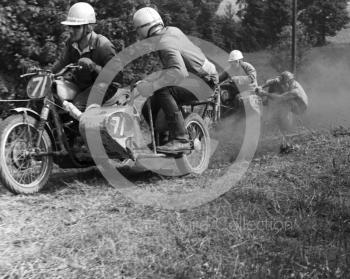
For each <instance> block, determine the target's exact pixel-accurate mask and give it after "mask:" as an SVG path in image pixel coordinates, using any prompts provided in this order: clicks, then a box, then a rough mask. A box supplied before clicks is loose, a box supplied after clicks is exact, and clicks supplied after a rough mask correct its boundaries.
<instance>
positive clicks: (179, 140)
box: [157, 111, 191, 153]
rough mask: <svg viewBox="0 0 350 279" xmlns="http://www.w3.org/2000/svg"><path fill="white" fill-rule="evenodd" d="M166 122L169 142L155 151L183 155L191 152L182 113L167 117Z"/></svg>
mask: <svg viewBox="0 0 350 279" xmlns="http://www.w3.org/2000/svg"><path fill="white" fill-rule="evenodd" d="M167 122H168V125H169V128H170V140H169V141H168V142H167V143H165V144H163V145H161V146H158V147H157V151H158V152H161V153H183V152H186V151H188V150H191V145H190V142H189V139H188V133H187V130H186V128H185V124H184V119H183V116H182V113H181V112H180V111H178V112H175V113H174V114H173V115H169V116H167Z"/></svg>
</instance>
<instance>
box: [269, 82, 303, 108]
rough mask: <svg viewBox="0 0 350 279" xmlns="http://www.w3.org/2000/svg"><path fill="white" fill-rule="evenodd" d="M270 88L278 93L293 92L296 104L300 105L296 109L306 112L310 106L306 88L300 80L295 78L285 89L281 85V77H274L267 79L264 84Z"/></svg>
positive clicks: (270, 90) (272, 91)
mask: <svg viewBox="0 0 350 279" xmlns="http://www.w3.org/2000/svg"><path fill="white" fill-rule="evenodd" d="M266 87H267V88H268V91H269V92H271V93H278V94H284V93H291V94H293V95H295V99H294V101H295V105H297V106H298V109H296V110H297V111H298V112H304V111H305V110H306V108H307V107H308V104H309V100H308V97H307V95H306V93H305V90H304V88H303V87H302V86H301V85H300V83H299V82H297V81H296V80H293V82H291V83H290V84H289V86H288V88H287V89H284V88H283V86H282V85H281V81H280V79H279V78H278V77H277V78H273V79H270V80H267V81H266V83H265V84H264V86H263V88H266Z"/></svg>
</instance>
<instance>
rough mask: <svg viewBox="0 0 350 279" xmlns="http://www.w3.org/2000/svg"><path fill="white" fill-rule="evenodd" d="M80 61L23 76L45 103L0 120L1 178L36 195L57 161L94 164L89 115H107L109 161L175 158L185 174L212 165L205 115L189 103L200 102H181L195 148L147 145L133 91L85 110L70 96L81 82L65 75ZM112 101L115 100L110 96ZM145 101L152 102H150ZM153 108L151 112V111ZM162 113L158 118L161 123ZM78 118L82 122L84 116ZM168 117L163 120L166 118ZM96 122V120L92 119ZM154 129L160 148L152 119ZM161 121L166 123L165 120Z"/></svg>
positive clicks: (100, 126) (104, 125)
mask: <svg viewBox="0 0 350 279" xmlns="http://www.w3.org/2000/svg"><path fill="white" fill-rule="evenodd" d="M77 67H78V66H76V65H68V66H66V67H65V68H64V69H62V71H61V72H59V73H57V74H53V73H52V72H50V71H48V70H42V69H35V70H33V71H32V72H31V73H28V74H25V75H22V77H30V79H29V81H28V84H27V95H28V97H29V98H30V99H32V100H35V103H41V104H42V105H41V108H40V107H39V109H36V110H34V109H32V108H30V107H18V108H15V109H13V110H11V111H10V113H9V115H8V116H7V117H6V118H5V119H4V120H3V121H2V122H1V124H0V180H1V182H2V184H3V185H4V186H5V187H6V188H7V189H8V190H10V191H11V192H13V193H17V194H19V193H21V194H32V193H36V192H38V191H40V190H41V189H42V188H43V187H44V186H45V185H46V183H47V181H48V179H49V177H50V174H51V171H52V168H53V163H55V164H57V165H58V166H59V167H60V168H85V167H88V166H92V165H94V160H93V158H92V157H91V155H90V152H89V150H88V144H87V143H86V139H85V137H84V135H85V132H86V129H90V128H91V127H93V125H86V123H87V122H86V121H84V119H85V120H86V119H87V117H86V115H91V113H96V115H98V116H99V117H101V115H103V118H104V119H103V121H101V122H99V123H98V125H97V126H95V127H93V128H94V129H99V130H100V132H101V135H102V139H103V145H104V147H105V150H106V156H108V158H106V159H108V160H112V161H113V162H115V166H116V167H119V166H124V165H125V164H128V166H131V167H133V166H136V164H137V162H138V160H139V159H141V158H148V159H149V160H159V158H169V157H171V158H176V159H177V160H175V161H176V164H177V165H178V166H179V168H180V169H181V173H182V175H183V174H186V173H196V174H200V173H202V172H203V171H204V170H205V169H206V168H207V167H208V164H209V158H210V137H209V133H208V130H207V126H206V125H205V123H204V121H203V119H202V118H201V117H200V116H199V115H198V114H196V113H194V112H193V111H189V110H188V107H190V106H191V105H193V106H196V105H197V103H196V102H197V101H194V102H193V103H189V104H184V106H181V109H182V112H183V113H184V118H185V125H186V128H187V130H188V133H189V136H190V141H191V149H190V150H188V152H186V154H170V155H165V154H160V153H157V152H156V151H155V150H156V149H155V148H153V150H154V151H153V150H151V149H149V148H148V147H147V144H144V143H143V141H144V133H143V132H140V131H141V130H142V129H141V128H140V122H141V117H140V110H139V109H138V108H137V107H136V105H135V100H136V99H137V96H135V93H134V90H129V89H127V88H124V89H119V90H116V93H115V95H114V96H113V97H112V98H111V99H110V100H108V101H107V103H109V104H108V106H106V105H104V106H97V107H96V106H94V107H92V108H88V109H87V110H86V112H85V113H81V112H80V111H79V110H78V109H77V108H76V107H75V106H74V105H73V104H72V103H71V102H70V101H72V100H73V99H74V97H75V96H76V94H77V93H78V90H77V87H76V86H75V85H74V84H73V83H72V82H70V81H69V80H68V79H66V77H67V76H68V77H69V74H71V73H72V72H74V70H75V69H76V68H77ZM111 100H112V101H111ZM144 105H148V102H146V103H145V104H144ZM148 109H149V115H152V112H151V111H150V110H151V109H150V106H149V107H148ZM161 117H162V114H161V113H159V114H158V116H157V119H154V123H162V119H161ZM79 119H80V120H81V121H79ZM163 122H164V121H163ZM90 124H91V123H90ZM150 126H151V129H150V130H151V131H150V132H149V134H150V135H151V139H152V146H153V147H155V144H156V141H157V134H158V132H159V129H155V128H154V125H153V120H152V122H151V125H150ZM160 126H161V125H160Z"/></svg>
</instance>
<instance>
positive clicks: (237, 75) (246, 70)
mask: <svg viewBox="0 0 350 279" xmlns="http://www.w3.org/2000/svg"><path fill="white" fill-rule="evenodd" d="M228 63H229V67H227V68H226V69H225V70H224V71H223V72H222V73H221V74H220V75H219V82H223V81H224V80H226V79H231V81H232V82H234V83H235V85H236V86H237V88H238V90H239V92H240V93H241V94H242V93H244V92H252V91H253V90H255V88H256V87H257V78H256V70H255V68H254V66H253V65H252V64H250V63H248V62H245V61H243V54H242V52H241V51H239V50H236V49H235V50H233V51H231V53H230V54H229V57H228Z"/></svg>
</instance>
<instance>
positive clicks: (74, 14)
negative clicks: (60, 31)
mask: <svg viewBox="0 0 350 279" xmlns="http://www.w3.org/2000/svg"><path fill="white" fill-rule="evenodd" d="M91 23H96V15H95V11H94V8H93V7H92V6H91V5H90V4H88V3H85V2H78V3H75V4H74V5H73V6H72V7H70V9H69V12H68V16H67V19H66V20H65V21H62V22H61V24H63V25H85V24H91Z"/></svg>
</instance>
